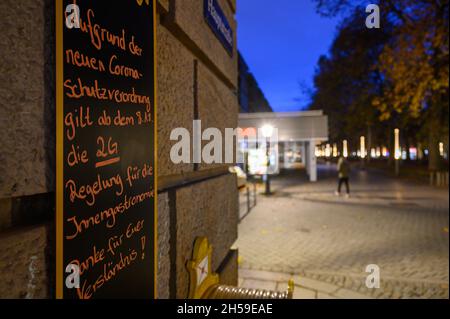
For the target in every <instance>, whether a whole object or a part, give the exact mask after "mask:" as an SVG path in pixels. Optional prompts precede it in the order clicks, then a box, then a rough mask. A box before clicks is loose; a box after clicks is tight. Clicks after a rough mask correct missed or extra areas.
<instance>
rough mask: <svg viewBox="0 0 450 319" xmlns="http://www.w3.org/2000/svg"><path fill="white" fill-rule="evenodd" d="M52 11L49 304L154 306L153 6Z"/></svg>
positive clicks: (120, 2)
mask: <svg viewBox="0 0 450 319" xmlns="http://www.w3.org/2000/svg"><path fill="white" fill-rule="evenodd" d="M56 10H57V12H56V19H57V21H56V29H57V32H56V33H57V34H56V36H57V48H56V51H57V52H56V56H57V61H56V63H57V79H56V87H57V94H56V95H57V192H56V194H57V195H56V197H57V204H56V206H57V207H56V209H57V212H56V219H57V221H56V224H57V231H56V232H57V261H56V262H57V278H56V279H57V280H56V281H57V282H56V285H57V287H56V295H57V297H58V298H69V299H94V298H95V299H104V298H139V299H147V298H148V299H153V298H156V291H155V286H156V285H155V282H156V280H155V273H156V272H155V269H156V267H155V265H156V254H155V252H156V247H155V243H156V227H155V226H156V195H157V192H156V176H155V175H156V155H155V154H156V150H155V149H156V142H155V139H156V131H155V127H156V124H155V120H156V119H155V115H156V112H155V100H156V98H155V96H156V95H155V16H156V13H155V1H154V0H152V1H149V0H114V1H110V0H94V1H92V0H75V1H74V0H56Z"/></svg>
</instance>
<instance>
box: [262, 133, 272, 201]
mask: <svg viewBox="0 0 450 319" xmlns="http://www.w3.org/2000/svg"><path fill="white" fill-rule="evenodd" d="M273 131H274V128H273V126H272V125H268V124H267V125H264V126H263V127H262V128H261V133H262V135H263V137H264V138H265V139H266V157H267V168H266V174H265V176H264V177H265V179H266V189H265V192H264V194H265V195H270V194H271V192H270V178H269V167H270V138H271V137H272V135H273Z"/></svg>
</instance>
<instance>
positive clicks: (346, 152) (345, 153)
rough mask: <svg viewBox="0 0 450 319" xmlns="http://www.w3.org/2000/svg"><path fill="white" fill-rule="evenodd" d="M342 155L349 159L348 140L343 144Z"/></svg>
mask: <svg viewBox="0 0 450 319" xmlns="http://www.w3.org/2000/svg"><path fill="white" fill-rule="evenodd" d="M342 144H343V145H342V147H343V148H342V154H343V155H344V157H345V158H347V157H348V142H347V140H344V141H343V142H342Z"/></svg>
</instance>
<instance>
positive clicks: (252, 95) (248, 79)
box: [238, 53, 273, 113]
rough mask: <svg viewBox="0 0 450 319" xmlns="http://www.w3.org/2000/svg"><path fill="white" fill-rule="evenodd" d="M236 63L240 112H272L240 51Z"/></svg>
mask: <svg viewBox="0 0 450 319" xmlns="http://www.w3.org/2000/svg"><path fill="white" fill-rule="evenodd" d="M238 64H239V79H238V81H239V83H238V87H239V105H240V113H260V112H273V109H272V107H271V106H270V104H269V102H268V101H267V99H266V97H265V96H264V93H263V92H262V90H261V88H260V87H259V85H258V82H257V81H256V79H255V77H254V76H253V74H252V73H251V72H250V71H249V67H248V65H247V63H246V62H245V60H244V58H243V57H242V54H241V53H239V58H238Z"/></svg>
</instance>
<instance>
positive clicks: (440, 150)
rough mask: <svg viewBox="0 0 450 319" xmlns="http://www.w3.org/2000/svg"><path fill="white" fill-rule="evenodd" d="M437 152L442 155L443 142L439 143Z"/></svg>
mask: <svg viewBox="0 0 450 319" xmlns="http://www.w3.org/2000/svg"><path fill="white" fill-rule="evenodd" d="M439 154H440V155H441V156H442V157H444V143H442V142H441V143H439Z"/></svg>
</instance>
